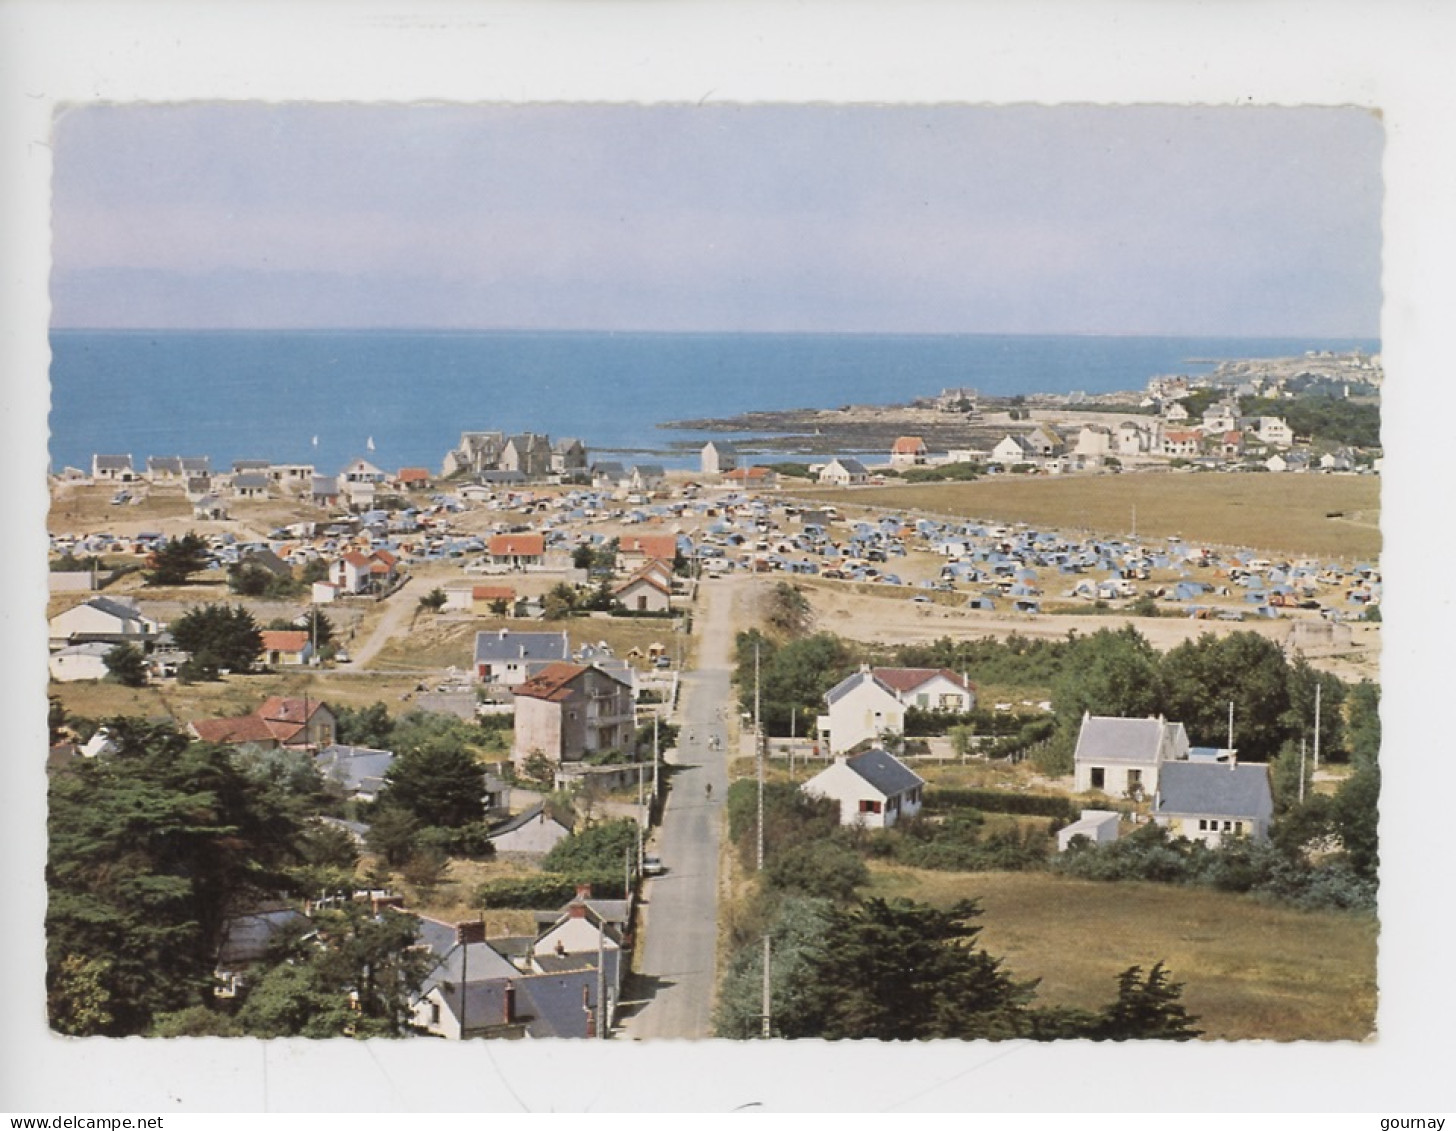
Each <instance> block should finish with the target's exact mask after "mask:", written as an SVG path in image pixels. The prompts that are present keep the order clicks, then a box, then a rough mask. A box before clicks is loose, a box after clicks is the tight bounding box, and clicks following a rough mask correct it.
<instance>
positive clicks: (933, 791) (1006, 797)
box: [925, 786, 1078, 820]
mask: <svg viewBox="0 0 1456 1131" xmlns="http://www.w3.org/2000/svg"><path fill="white" fill-rule="evenodd" d="M925 809H926V810H927V811H929V812H939V811H941V810H951V809H980V810H982V811H984V812H987V813H1011V814H1014V815H1016V816H1021V817H1057V818H1060V819H1065V820H1075V819H1076V818H1077V815H1078V810H1077V807H1076V806H1075V805H1073V804H1072V802H1071V801H1070V800H1068V799H1067V798H1065V797H1053V796H1049V795H1044V794H1038V793H1006V792H1003V791H1002V790H999V789H967V788H958V787H953V786H931V787H929V788H928V789H926V791H925Z"/></svg>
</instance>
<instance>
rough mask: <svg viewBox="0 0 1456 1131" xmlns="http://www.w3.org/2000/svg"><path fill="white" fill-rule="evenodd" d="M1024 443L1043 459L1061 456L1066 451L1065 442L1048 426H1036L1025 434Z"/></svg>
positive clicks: (1059, 434)
mask: <svg viewBox="0 0 1456 1131" xmlns="http://www.w3.org/2000/svg"><path fill="white" fill-rule="evenodd" d="M1026 442H1027V443H1028V444H1029V445H1030V446H1031V449H1032V451H1034V452H1035V453H1036V454H1037V455H1039V456H1041V457H1042V458H1043V459H1050V458H1051V457H1053V456H1059V455H1062V454H1063V453H1064V452H1065V451H1066V450H1067V441H1066V440H1064V439H1062V436H1061V433H1059V432H1058V431H1057V430H1056V429H1055V428H1053V427H1052V426H1051V425H1050V424H1038V425H1037V426H1036V427H1035V428H1033V429H1032V430H1031V431H1030V432H1029V433H1027V435H1026Z"/></svg>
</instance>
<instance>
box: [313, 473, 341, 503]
mask: <svg viewBox="0 0 1456 1131" xmlns="http://www.w3.org/2000/svg"><path fill="white" fill-rule="evenodd" d="M308 498H309V502H311V503H313V505H314V506H316V507H336V506H338V505H339V481H338V479H337V478H335V477H334V476H332V475H315V476H313V477H312V478H311V479H310V480H309V483H308Z"/></svg>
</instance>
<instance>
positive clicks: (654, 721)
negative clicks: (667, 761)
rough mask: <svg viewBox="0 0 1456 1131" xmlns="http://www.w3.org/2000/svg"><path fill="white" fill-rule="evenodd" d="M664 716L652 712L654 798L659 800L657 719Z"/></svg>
mask: <svg viewBox="0 0 1456 1131" xmlns="http://www.w3.org/2000/svg"><path fill="white" fill-rule="evenodd" d="M661 717H662V716H661V715H659V714H658V712H656V711H653V712H652V800H653V801H656V800H657V720H658V719H659V718H661Z"/></svg>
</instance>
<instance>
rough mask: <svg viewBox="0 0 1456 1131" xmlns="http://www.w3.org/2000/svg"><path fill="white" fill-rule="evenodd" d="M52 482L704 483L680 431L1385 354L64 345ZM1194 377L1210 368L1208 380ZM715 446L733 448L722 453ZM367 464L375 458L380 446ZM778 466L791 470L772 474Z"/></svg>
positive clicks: (778, 339)
mask: <svg viewBox="0 0 1456 1131" xmlns="http://www.w3.org/2000/svg"><path fill="white" fill-rule="evenodd" d="M51 347H52V358H53V360H52V366H51V397H52V401H51V417H50V425H51V446H50V453H51V465H52V467H53V468H54V469H55V470H60V469H61V468H63V467H66V466H71V467H78V468H89V467H90V465H91V456H92V454H93V453H96V452H103V453H108V454H122V453H130V454H131V455H132V458H133V460H134V461H135V462H136V463H137V464H138V465H142V464H144V463H145V461H146V458H147V457H148V456H153V455H186V456H194V455H205V456H210V457H211V458H212V466H213V467H214V469H217V470H226V469H228V468H230V467H231V465H232V462H233V461H234V460H237V459H267V460H272V461H274V462H291V463H311V464H313V465H315V466H316V467H317V468H318V469H319V470H320V471H321V472H329V473H332V472H334V471H336V470H338V469H339V468H341V467H343V465H344V464H345V463H347V462H348V461H349V460H350V459H353V458H355V457H357V456H366V457H367V458H369V459H370V460H371V461H372V462H374V463H376V464H377V465H379V466H380V467H383V468H385V469H387V470H394V469H397V468H399V467H412V466H423V467H428V468H430V469H432V470H436V471H438V470H439V468H440V464H441V462H442V460H443V459H444V456H445V453H446V452H448V451H449V450H450V449H451V448H452V447H454V445H455V444H456V443H457V442H458V440H459V436H460V433H461V432H462V431H466V430H471V431H476V430H498V431H505V432H523V431H532V432H544V433H548V434H549V435H550V436H551V437H552V438H553V439H557V438H560V437H563V436H575V437H579V438H580V439H582V440H583V441H584V442H585V443H586V445H587V447H588V449H589V451H590V453H591V456H592V458H594V459H595V458H627V459H631V460H640V461H643V462H647V461H650V462H656V463H663V464H666V465H667V466H670V467H672V466H678V467H682V466H693V465H695V464H696V462H697V456H696V451H693V452H692V454H688V453H687V452H686V451H684V450H682V449H678V450H676V451H675V450H674V449H673V447H672V445H673V443H674V442H675V441H679V442H680V441H693V442H695V444H700V443H701V442H702V440H703V439H704V438H705V436H704V435H703V434H697V433H691V432H682V431H673V430H664V429H662V428H659V427H657V425H659V424H660V423H662V422H664V421H669V420H684V419H692V418H703V417H720V416H730V415H733V414H736V413H740V412H746V411H752V410H773V409H792V408H834V407H837V406H839V405H845V404H896V403H904V402H907V401H909V400H911V399H913V398H915V397H920V396H929V395H934V394H936V393H938V392H939V391H940V390H941V389H942V388H947V387H956V386H968V387H971V388H975V389H978V390H979V391H980V392H981V393H982V394H983V395H993V396H1008V395H1013V394H1016V393H1032V392H1048V393H1067V392H1073V391H1082V392H1086V393H1103V392H1114V391H1117V390H1124V389H1141V388H1143V387H1144V386H1145V385H1146V383H1147V381H1148V379H1149V378H1150V377H1154V376H1158V375H1162V374H1174V373H1186V374H1189V375H1196V374H1198V373H1202V372H1207V371H1208V370H1210V369H1211V368H1212V363H1211V359H1223V358H1243V357H1288V356H1293V355H1296V354H1300V353H1303V352H1305V351H1306V350H1322V349H1332V350H1339V351H1348V350H1352V349H1363V350H1366V351H1371V352H1374V351H1377V350H1378V349H1379V343H1378V342H1376V341H1373V340H1369V339H1344V340H1331V339H1268V338H1147V337H1071V336H1035V335H982V334H978V335H891V334H655V333H564V332H524V331H521V332H497V331H490V332H469V331H455V332H451V331H419V332H416V331H353V330H349V331H342V330H341V331H303V332H300V331H214V332H192V331H121V332H117V331H99V330H56V331H53V332H52V334H51ZM1195 359H1197V360H1196V361H1195ZM719 438H722V437H721V435H720V437H719ZM371 444H372V447H371V446H370V445H371ZM769 458H776V459H781V458H787V457H785V456H783V455H776V456H774V457H765V459H766V460H767V459H769Z"/></svg>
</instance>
